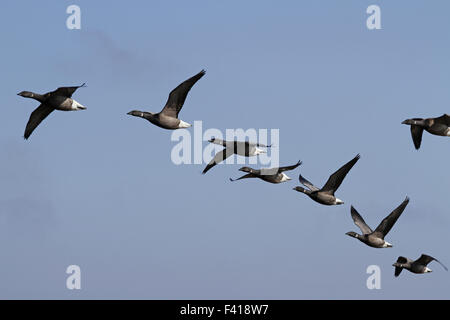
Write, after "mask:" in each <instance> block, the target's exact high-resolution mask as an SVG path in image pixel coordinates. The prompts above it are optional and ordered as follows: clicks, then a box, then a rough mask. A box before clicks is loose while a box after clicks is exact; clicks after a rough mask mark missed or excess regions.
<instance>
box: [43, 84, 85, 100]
mask: <svg viewBox="0 0 450 320" xmlns="http://www.w3.org/2000/svg"><path fill="white" fill-rule="evenodd" d="M85 86H86V83H83V84H82V85H81V86H75V87H59V88H58V89H56V90H55V91H52V92H51V94H52V95H57V96H63V97H67V98H72V95H73V94H74V92H75V91H77V89H78V88H83V87H85Z"/></svg>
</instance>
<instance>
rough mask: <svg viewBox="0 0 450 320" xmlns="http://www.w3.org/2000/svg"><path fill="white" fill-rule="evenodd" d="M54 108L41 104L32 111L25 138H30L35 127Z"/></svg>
mask: <svg viewBox="0 0 450 320" xmlns="http://www.w3.org/2000/svg"><path fill="white" fill-rule="evenodd" d="M53 110H54V109H53V108H51V107H49V106H47V105H45V104H41V105H40V106H39V107H37V108H36V110H34V111H33V112H32V113H31V116H30V119H29V120H28V123H27V127H26V128H25V134H24V138H25V139H28V138H29V137H30V135H31V133H32V132H33V130H34V129H36V127H37V126H38V125H39V124H40V123H41V122H42V120H44V119H45V118H47V116H48V115H49V114H50V113H51V112H52V111H53Z"/></svg>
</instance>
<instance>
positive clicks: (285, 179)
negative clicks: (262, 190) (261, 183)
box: [281, 172, 292, 182]
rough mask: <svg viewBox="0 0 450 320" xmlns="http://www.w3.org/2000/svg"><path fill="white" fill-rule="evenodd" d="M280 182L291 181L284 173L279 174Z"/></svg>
mask: <svg viewBox="0 0 450 320" xmlns="http://www.w3.org/2000/svg"><path fill="white" fill-rule="evenodd" d="M281 176H282V177H281V182H285V181H289V180H292V179H291V178H289V177H288V176H287V175H286V174H285V173H284V172H282V173H281Z"/></svg>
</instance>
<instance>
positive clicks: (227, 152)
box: [202, 148, 234, 174]
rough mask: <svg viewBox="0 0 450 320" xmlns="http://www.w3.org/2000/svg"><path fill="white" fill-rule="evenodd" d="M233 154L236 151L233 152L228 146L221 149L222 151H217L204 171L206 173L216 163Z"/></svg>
mask: <svg viewBox="0 0 450 320" xmlns="http://www.w3.org/2000/svg"><path fill="white" fill-rule="evenodd" d="M233 154H234V153H233V152H232V150H230V149H227V148H225V149H223V150H221V151H220V152H217V153H216V155H215V156H214V158H213V159H212V160H211V161H210V162H209V163H208V165H207V166H206V167H205V169H204V170H203V172H202V173H203V174H205V173H206V172H208V171H209V169H211V168H212V167H214V166H215V165H216V164H218V163H220V162H222V161H224V160H225V159H226V158H229V157H230V156H231V155H233Z"/></svg>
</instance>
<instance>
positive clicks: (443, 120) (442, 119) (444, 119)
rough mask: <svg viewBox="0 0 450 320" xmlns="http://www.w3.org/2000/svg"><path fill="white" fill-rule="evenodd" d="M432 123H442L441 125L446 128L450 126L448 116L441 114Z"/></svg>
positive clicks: (449, 116)
mask: <svg viewBox="0 0 450 320" xmlns="http://www.w3.org/2000/svg"><path fill="white" fill-rule="evenodd" d="M434 121H435V122H437V123H442V124H445V125H447V126H450V115H448V114H443V115H442V116H440V117H439V118H436V119H434Z"/></svg>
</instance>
